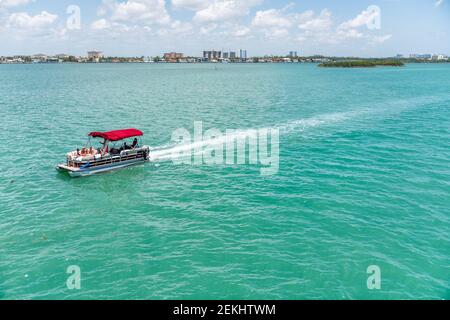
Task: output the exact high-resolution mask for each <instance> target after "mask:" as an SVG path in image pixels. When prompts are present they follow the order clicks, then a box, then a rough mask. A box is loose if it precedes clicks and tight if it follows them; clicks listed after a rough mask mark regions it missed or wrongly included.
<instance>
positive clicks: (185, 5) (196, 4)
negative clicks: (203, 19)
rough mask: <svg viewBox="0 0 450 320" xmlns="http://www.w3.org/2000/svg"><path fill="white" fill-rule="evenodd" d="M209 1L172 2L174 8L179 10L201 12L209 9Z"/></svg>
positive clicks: (182, 0) (174, 0) (185, 0)
mask: <svg viewBox="0 0 450 320" xmlns="http://www.w3.org/2000/svg"><path fill="white" fill-rule="evenodd" d="M208 5H209V2H208V0H172V6H173V7H174V8H179V9H188V10H195V11H196V10H201V9H205V8H206V7H208Z"/></svg>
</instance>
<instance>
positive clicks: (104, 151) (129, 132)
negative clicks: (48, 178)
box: [56, 129, 150, 177]
mask: <svg viewBox="0 0 450 320" xmlns="http://www.w3.org/2000/svg"><path fill="white" fill-rule="evenodd" d="M88 136H89V138H91V137H92V138H102V139H103V142H101V144H102V147H101V148H97V149H95V148H93V147H92V145H91V144H90V139H89V145H90V146H88V147H84V148H82V149H81V150H80V149H77V150H75V151H72V152H69V153H68V154H67V157H66V163H65V164H59V165H57V167H56V169H57V170H60V171H65V172H68V173H69V175H70V176H71V177H80V176H86V175H91V174H94V173H99V172H105V171H111V170H115V169H120V168H124V167H128V166H131V165H135V164H141V163H144V162H146V161H148V160H149V154H150V147H149V146H141V145H140V142H139V140H138V137H141V136H143V133H142V131H140V130H137V129H122V130H114V131H108V132H91V133H90V134H89V135H88ZM130 138H134V140H133V142H132V143H131V144H127V141H126V139H130Z"/></svg>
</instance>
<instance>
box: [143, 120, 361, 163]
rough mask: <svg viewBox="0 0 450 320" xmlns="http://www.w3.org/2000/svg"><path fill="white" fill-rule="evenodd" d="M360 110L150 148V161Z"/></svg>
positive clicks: (299, 129)
mask: <svg viewBox="0 0 450 320" xmlns="http://www.w3.org/2000/svg"><path fill="white" fill-rule="evenodd" d="M359 113H360V112H358V113H357V112H341V113H327V114H323V115H319V116H315V117H311V118H305V119H299V120H295V121H290V122H287V123H284V124H279V125H276V126H273V127H262V128H252V129H238V130H235V131H234V132H233V134H223V135H222V136H219V137H217V138H214V139H206V140H202V141H195V142H192V143H187V144H182V145H180V144H172V145H165V146H158V147H151V148H150V161H151V162H159V161H167V160H174V159H176V158H177V157H181V156H186V153H187V152H192V154H193V155H197V154H202V153H203V152H204V149H205V148H207V147H213V146H218V145H224V144H226V143H228V142H232V141H235V140H236V139H239V138H241V139H245V138H247V137H250V136H252V135H253V136H254V135H255V133H256V132H258V131H266V132H270V131H273V130H278V131H279V133H280V135H287V134H290V133H293V132H304V131H307V130H309V129H313V128H316V127H322V126H326V125H332V124H335V123H339V122H342V121H345V120H348V119H350V118H352V117H354V116H356V115H357V114H359Z"/></svg>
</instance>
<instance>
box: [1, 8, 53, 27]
mask: <svg viewBox="0 0 450 320" xmlns="http://www.w3.org/2000/svg"><path fill="white" fill-rule="evenodd" d="M57 19H58V16H57V15H54V14H51V13H48V12H47V11H42V12H41V13H40V14H37V15H35V16H30V15H29V14H28V13H26V12H18V13H13V14H11V15H10V16H9V18H8V22H7V25H8V27H9V28H19V29H31V28H36V29H39V28H44V27H48V26H50V25H52V24H53V23H54V22H55V21H56V20H57Z"/></svg>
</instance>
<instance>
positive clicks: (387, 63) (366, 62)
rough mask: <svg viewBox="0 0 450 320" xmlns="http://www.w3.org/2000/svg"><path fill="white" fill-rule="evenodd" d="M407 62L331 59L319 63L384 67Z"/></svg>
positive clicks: (345, 66)
mask: <svg viewBox="0 0 450 320" xmlns="http://www.w3.org/2000/svg"><path fill="white" fill-rule="evenodd" d="M404 65H405V64H404V63H403V62H402V61H400V60H347V61H331V62H324V63H321V64H319V67H323V68H374V67H378V66H382V67H403V66H404Z"/></svg>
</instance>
